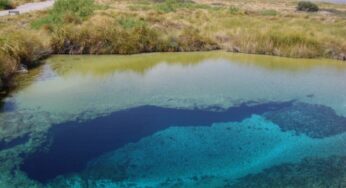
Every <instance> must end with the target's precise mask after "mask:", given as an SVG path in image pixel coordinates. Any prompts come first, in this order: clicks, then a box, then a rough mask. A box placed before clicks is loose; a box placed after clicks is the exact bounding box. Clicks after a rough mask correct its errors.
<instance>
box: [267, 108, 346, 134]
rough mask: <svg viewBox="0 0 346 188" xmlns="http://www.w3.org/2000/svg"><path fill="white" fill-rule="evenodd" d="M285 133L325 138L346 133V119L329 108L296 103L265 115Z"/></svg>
mask: <svg viewBox="0 0 346 188" xmlns="http://www.w3.org/2000/svg"><path fill="white" fill-rule="evenodd" d="M264 117H266V118H267V119H269V120H271V121H272V122H274V123H275V124H277V125H279V126H280V127H281V129H282V130H284V131H292V130H293V131H295V132H296V133H297V134H306V135H308V136H310V137H312V138H324V137H328V136H333V135H337V134H341V133H343V132H345V131H346V118H345V117H342V116H338V115H337V114H336V113H335V111H334V110H333V109H332V108H330V107H327V106H323V105H316V104H308V103H301V102H296V103H294V104H293V105H291V106H289V107H285V108H282V109H279V110H276V111H270V112H267V113H265V114H264Z"/></svg>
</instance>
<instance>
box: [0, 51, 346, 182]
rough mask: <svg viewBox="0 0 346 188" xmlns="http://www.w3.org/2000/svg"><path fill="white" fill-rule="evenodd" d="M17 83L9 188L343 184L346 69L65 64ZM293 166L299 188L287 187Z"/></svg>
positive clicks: (172, 58)
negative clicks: (330, 173)
mask: <svg viewBox="0 0 346 188" xmlns="http://www.w3.org/2000/svg"><path fill="white" fill-rule="evenodd" d="M17 80H18V81H17V82H18V87H17V89H15V90H14V91H13V92H12V93H11V95H10V96H8V97H7V98H5V99H4V100H3V104H2V106H1V112H0V120H1V121H0V161H1V164H0V170H1V172H2V173H1V175H0V185H1V186H5V187H9V186H13V187H16V186H19V185H23V184H25V185H32V186H38V187H75V186H77V187H78V186H81V187H86V186H89V187H104V186H106V187H107V186H108V187H116V186H123V187H145V186H150V187H172V186H176V187H201V185H203V186H206V187H218V186H231V187H246V186H249V183H250V182H254V180H253V179H252V178H253V176H251V175H250V174H256V175H257V176H256V181H258V184H262V185H263V186H267V187H268V186H273V185H272V184H271V183H272V182H276V183H281V184H284V185H287V186H303V187H309V186H311V185H312V183H316V182H309V181H300V179H299V178H304V177H305V178H308V177H309V178H315V179H319V180H320V181H321V182H318V183H319V185H321V187H323V185H331V184H333V185H334V183H337V182H339V184H338V185H337V186H341V187H342V186H343V185H342V182H343V181H341V180H342V179H343V178H345V172H346V170H345V166H344V165H334V163H335V161H338V162H340V163H345V162H346V160H345V156H346V150H345V146H346V133H345V131H346V82H344V80H346V65H345V64H344V63H342V62H339V61H333V60H324V59H320V60H311V59H310V60H309V59H290V58H278V57H270V56H257V55H243V54H232V53H226V52H207V53H206V52H203V53H163V54H161V53H156V54H144V55H133V56H55V57H52V58H50V59H48V60H47V62H46V63H45V64H44V65H42V66H41V67H39V68H37V69H35V70H33V71H31V72H30V73H29V74H25V75H20V76H19V77H18V78H17ZM307 164H309V165H307ZM314 164H316V165H314ZM321 164H322V166H321ZM318 165H320V166H319V168H321V169H322V171H323V170H324V169H325V170H328V168H330V167H332V168H333V170H334V171H340V172H342V173H338V174H337V175H335V176H330V177H329V176H328V175H326V174H321V173H316V170H315V167H316V166H318ZM323 165H324V166H323ZM287 166H288V168H290V169H295V170H294V171H293V170H292V171H289V172H288V171H287V178H292V177H293V179H294V178H296V181H293V182H292V181H285V180H286V179H285V174H283V175H282V172H283V171H282V170H281V169H282V168H284V167H285V168H286V167H287ZM278 167H280V168H278ZM281 167H282V168H281ZM294 167H297V168H294ZM264 170H265V171H264ZM319 171H321V170H319ZM264 172H270V174H271V175H270V177H275V176H273V174H278V175H280V176H283V177H284V178H280V179H275V178H274V179H273V180H270V181H266V180H268V177H267V175H268V174H269V173H264ZM268 176H269V175H268ZM322 180H323V181H322ZM297 182H298V183H301V184H294V183H297Z"/></svg>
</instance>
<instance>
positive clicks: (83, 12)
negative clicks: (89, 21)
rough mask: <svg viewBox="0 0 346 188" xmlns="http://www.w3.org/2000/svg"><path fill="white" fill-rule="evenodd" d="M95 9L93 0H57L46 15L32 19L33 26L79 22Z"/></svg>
mask: <svg viewBox="0 0 346 188" xmlns="http://www.w3.org/2000/svg"><path fill="white" fill-rule="evenodd" d="M95 9H96V5H95V2H94V0H57V1H56V2H55V3H54V6H53V8H52V10H50V11H49V15H48V16H47V17H44V18H41V19H39V20H36V21H34V22H33V23H32V24H31V25H32V27H33V28H40V27H42V26H43V25H50V24H51V25H60V24H63V23H81V22H82V21H83V20H85V18H86V17H88V16H90V15H91V14H92V13H93V11H94V10H95Z"/></svg>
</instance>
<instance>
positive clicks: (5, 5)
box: [0, 0, 15, 10]
mask: <svg viewBox="0 0 346 188" xmlns="http://www.w3.org/2000/svg"><path fill="white" fill-rule="evenodd" d="M13 8H15V6H14V5H13V3H12V2H11V1H10V0H0V10H7V9H13Z"/></svg>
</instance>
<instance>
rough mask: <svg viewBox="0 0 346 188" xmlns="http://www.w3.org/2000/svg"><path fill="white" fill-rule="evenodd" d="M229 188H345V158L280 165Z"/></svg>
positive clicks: (240, 180)
mask: <svg viewBox="0 0 346 188" xmlns="http://www.w3.org/2000/svg"><path fill="white" fill-rule="evenodd" d="M230 187H234V188H252V187H256V188H268V187H281V188H292V187H315V188H325V187H331V188H339V187H346V156H343V157H337V156H332V157H328V158H324V159H320V158H306V159H304V160H302V161H301V162H299V163H297V164H282V165H279V166H275V167H272V168H269V169H266V170H264V171H263V172H261V173H259V174H255V175H248V176H246V177H244V178H241V179H239V181H238V182H237V183H236V184H234V185H231V186H230Z"/></svg>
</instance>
